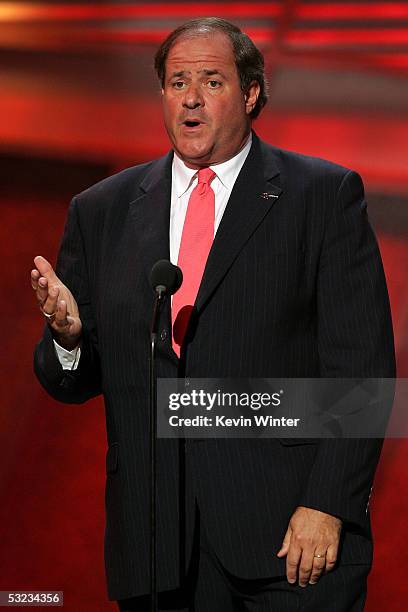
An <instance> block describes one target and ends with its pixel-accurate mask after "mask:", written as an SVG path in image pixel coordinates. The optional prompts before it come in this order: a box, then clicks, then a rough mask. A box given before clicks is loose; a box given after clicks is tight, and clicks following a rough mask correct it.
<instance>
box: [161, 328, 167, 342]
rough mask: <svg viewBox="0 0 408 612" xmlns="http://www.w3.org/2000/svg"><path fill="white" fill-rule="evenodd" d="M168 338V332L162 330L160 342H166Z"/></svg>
mask: <svg viewBox="0 0 408 612" xmlns="http://www.w3.org/2000/svg"><path fill="white" fill-rule="evenodd" d="M166 338H167V331H166V330H165V329H162V330H161V332H160V340H161V341H162V342H164V341H165V340H166Z"/></svg>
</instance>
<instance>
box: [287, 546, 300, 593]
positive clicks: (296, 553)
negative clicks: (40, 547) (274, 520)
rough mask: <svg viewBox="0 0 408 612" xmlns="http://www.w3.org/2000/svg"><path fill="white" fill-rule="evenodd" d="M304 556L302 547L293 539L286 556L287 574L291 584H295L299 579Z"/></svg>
mask: <svg viewBox="0 0 408 612" xmlns="http://www.w3.org/2000/svg"><path fill="white" fill-rule="evenodd" d="M301 556H302V549H301V548H300V546H299V545H297V544H296V543H294V541H293V539H292V540H291V544H290V546H289V551H288V554H287V557H286V576H287V579H288V582H290V584H294V583H295V582H296V580H297V575H298V567H299V562H300V559H301Z"/></svg>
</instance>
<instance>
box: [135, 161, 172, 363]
mask: <svg viewBox="0 0 408 612" xmlns="http://www.w3.org/2000/svg"><path fill="white" fill-rule="evenodd" d="M172 159H173V152H172V151H171V152H170V153H168V154H167V155H166V156H165V157H162V158H161V159H159V160H158V161H157V162H155V163H154V164H153V167H152V168H151V170H150V171H149V172H148V173H147V174H146V176H145V178H144V179H143V181H142V182H141V184H140V190H141V195H139V197H138V198H136V199H135V200H133V201H132V202H131V203H130V218H131V222H132V223H133V224H134V228H135V235H136V238H137V242H138V245H139V249H138V250H139V252H140V257H141V261H142V266H143V269H144V272H145V274H146V277H147V280H148V283H149V285H150V272H151V269H152V267H153V265H154V264H155V263H156V262H157V261H158V260H159V259H167V260H169V259H170V245H169V227H170V202H171V166H172ZM149 306H151V308H153V291H152V302H151V305H149ZM170 307H171V302H170V299H167V300H166V303H165V304H164V308H163V315H162V316H163V324H164V326H165V328H166V329H168V330H170V329H171V308H170ZM161 349H162V350H166V351H167V352H168V354H169V355H170V356H171V358H173V359H174V360H175V362H178V357H177V355H176V353H174V351H173V350H172V347H171V342H170V343H166V344H165V345H163V344H162V345H161Z"/></svg>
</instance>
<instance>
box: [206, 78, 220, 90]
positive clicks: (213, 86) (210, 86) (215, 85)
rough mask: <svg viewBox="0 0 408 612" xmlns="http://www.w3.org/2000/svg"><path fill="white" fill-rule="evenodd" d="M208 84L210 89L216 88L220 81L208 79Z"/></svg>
mask: <svg viewBox="0 0 408 612" xmlns="http://www.w3.org/2000/svg"><path fill="white" fill-rule="evenodd" d="M208 86H209V88H210V89H218V87H221V83H220V81H214V80H211V81H208Z"/></svg>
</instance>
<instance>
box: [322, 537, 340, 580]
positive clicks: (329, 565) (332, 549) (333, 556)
mask: <svg viewBox="0 0 408 612" xmlns="http://www.w3.org/2000/svg"><path fill="white" fill-rule="evenodd" d="M338 548H339V545H338V543H337V544H330V546H329V547H328V549H327V554H326V567H325V574H327V572H331V571H332V569H333V568H334V566H335V565H336V561H337V551H338Z"/></svg>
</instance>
